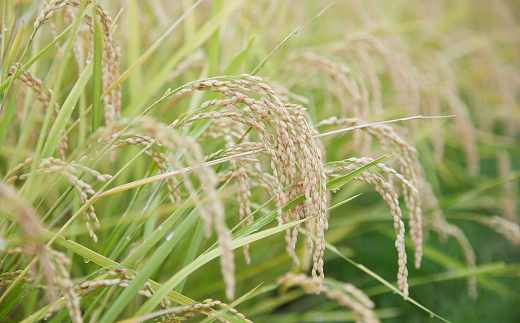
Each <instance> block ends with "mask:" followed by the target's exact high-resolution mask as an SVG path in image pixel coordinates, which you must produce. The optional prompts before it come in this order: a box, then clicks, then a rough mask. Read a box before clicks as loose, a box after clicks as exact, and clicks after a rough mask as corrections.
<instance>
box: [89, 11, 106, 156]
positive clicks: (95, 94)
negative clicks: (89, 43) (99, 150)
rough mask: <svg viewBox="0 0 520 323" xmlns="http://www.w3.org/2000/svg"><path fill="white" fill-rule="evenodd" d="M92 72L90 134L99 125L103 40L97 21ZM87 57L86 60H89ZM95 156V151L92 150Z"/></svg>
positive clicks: (95, 20)
mask: <svg viewBox="0 0 520 323" xmlns="http://www.w3.org/2000/svg"><path fill="white" fill-rule="evenodd" d="M94 22H95V23H94V57H93V60H94V72H93V81H94V82H93V87H94V88H93V90H92V132H93V133H95V132H96V131H97V130H98V128H99V126H100V125H101V113H100V110H101V86H102V83H101V79H102V76H103V71H102V70H101V61H102V48H103V40H102V36H101V26H99V22H98V21H97V19H94ZM90 59H91V58H90V57H89V58H88V59H87V60H90ZM93 153H94V154H95V149H93Z"/></svg>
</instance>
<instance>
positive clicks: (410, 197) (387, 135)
mask: <svg viewBox="0 0 520 323" xmlns="http://www.w3.org/2000/svg"><path fill="white" fill-rule="evenodd" d="M363 124H364V123H363V122H361V120H359V119H357V118H345V119H338V118H336V117H331V118H329V119H325V120H323V121H321V122H320V123H319V124H318V125H319V126H322V125H343V126H349V127H353V126H360V125H363ZM358 131H363V132H366V133H367V134H368V135H370V136H372V137H374V138H375V139H376V140H377V141H378V142H379V144H380V146H381V148H382V150H383V151H384V152H385V153H386V154H394V156H396V158H397V161H396V162H393V163H392V164H393V165H394V167H396V169H397V170H394V169H393V168H392V167H386V166H385V165H384V164H379V165H377V166H378V167H379V168H380V169H381V170H382V171H383V172H385V173H387V174H389V175H390V176H389V177H388V178H387V180H388V183H389V184H392V176H395V177H397V178H398V179H399V180H400V181H401V183H402V192H403V195H404V200H405V203H406V207H407V209H408V210H409V211H410V235H411V237H412V241H413V243H414V246H415V267H416V268H419V267H420V265H421V260H422V222H423V220H422V207H421V196H420V193H419V190H418V189H417V188H418V187H419V186H420V182H421V181H423V180H424V174H423V172H422V168H421V164H420V162H419V160H418V154H417V150H416V149H415V148H414V147H412V146H411V145H410V144H409V143H407V142H406V141H405V140H404V139H402V138H401V136H399V135H398V134H397V132H396V131H395V130H394V128H392V127H390V126H388V125H369V126H367V127H363V128H360V129H358Z"/></svg>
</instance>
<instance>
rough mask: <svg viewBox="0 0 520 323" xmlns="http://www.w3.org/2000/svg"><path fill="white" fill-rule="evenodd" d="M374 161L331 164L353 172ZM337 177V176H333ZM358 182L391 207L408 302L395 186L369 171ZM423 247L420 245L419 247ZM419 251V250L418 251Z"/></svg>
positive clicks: (400, 283) (399, 279)
mask: <svg viewBox="0 0 520 323" xmlns="http://www.w3.org/2000/svg"><path fill="white" fill-rule="evenodd" d="M372 161H373V159H371V158H367V157H362V158H355V157H352V158H349V159H347V160H346V161H344V162H334V163H332V164H331V167H334V168H335V169H337V170H342V171H348V172H352V171H354V170H356V169H357V168H359V167H361V166H363V165H367V164H369V163H370V162H372ZM379 166H380V167H381V168H383V169H384V168H386V166H384V165H379ZM333 177H335V176H333ZM353 179H354V180H356V181H360V182H365V183H368V184H370V185H372V186H374V188H375V189H376V191H377V192H378V193H379V194H380V195H381V197H382V198H383V200H384V201H385V202H386V203H387V204H388V206H389V207H390V214H391V216H392V218H393V220H394V229H395V232H396V236H397V239H396V241H395V246H396V249H397V253H398V261H397V263H398V266H399V269H398V273H397V284H398V287H399V289H400V290H401V291H403V297H404V299H405V300H406V299H407V298H408V281H407V278H408V269H407V268H406V264H407V255H406V249H405V244H404V233H405V228H404V222H403V221H402V212H401V208H400V207H399V197H398V195H397V193H396V192H395V189H394V187H393V185H392V184H391V183H389V182H387V181H386V180H384V178H382V177H381V176H378V175H376V174H373V173H371V172H369V171H364V172H363V173H361V175H360V176H356V177H354V178H353ZM421 245H422V241H421V244H419V246H421ZM416 250H417V249H416ZM418 250H422V248H418Z"/></svg>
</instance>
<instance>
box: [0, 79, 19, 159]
mask: <svg viewBox="0 0 520 323" xmlns="http://www.w3.org/2000/svg"><path fill="white" fill-rule="evenodd" d="M19 87H20V86H19V85H18V86H16V88H15V89H14V90H15V93H18V88H19ZM15 108H16V96H12V97H11V99H10V100H9V104H8V105H7V108H6V110H5V112H4V117H3V118H2V122H1V123H0V151H1V150H2V145H3V143H4V139H5V136H6V135H7V130H8V128H9V125H10V124H11V119H12V117H13V115H14V110H15Z"/></svg>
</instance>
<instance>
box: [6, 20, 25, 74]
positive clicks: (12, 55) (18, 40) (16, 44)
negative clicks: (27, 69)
mask: <svg viewBox="0 0 520 323" xmlns="http://www.w3.org/2000/svg"><path fill="white" fill-rule="evenodd" d="M24 30H25V22H23V21H22V25H21V26H20V28H19V29H18V33H17V34H16V37H15V38H14V41H13V44H12V45H11V49H10V50H9V56H8V58H7V69H9V68H10V67H11V65H12V64H13V62H14V61H15V59H16V57H17V56H18V53H19V51H20V47H21V45H22V41H23V32H24Z"/></svg>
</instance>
